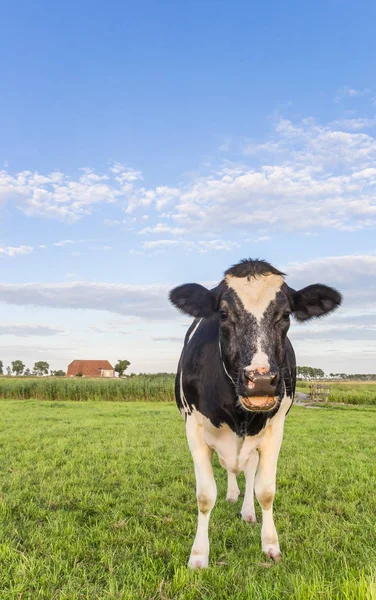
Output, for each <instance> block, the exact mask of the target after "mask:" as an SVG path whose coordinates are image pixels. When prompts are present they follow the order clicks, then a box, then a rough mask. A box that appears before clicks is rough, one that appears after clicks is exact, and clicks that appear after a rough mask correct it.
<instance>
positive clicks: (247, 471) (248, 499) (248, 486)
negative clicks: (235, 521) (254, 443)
mask: <svg viewBox="0 0 376 600" xmlns="http://www.w3.org/2000/svg"><path fill="white" fill-rule="evenodd" d="M258 461H259V455H258V452H257V450H253V452H252V454H251V456H250V457H249V459H248V460H247V463H246V465H245V468H244V476H245V496H244V502H243V506H242V510H241V513H240V514H241V516H242V518H243V519H244V521H247V522H248V523H256V521H257V519H256V511H255V500H254V484H255V475H256V469H257V465H258Z"/></svg>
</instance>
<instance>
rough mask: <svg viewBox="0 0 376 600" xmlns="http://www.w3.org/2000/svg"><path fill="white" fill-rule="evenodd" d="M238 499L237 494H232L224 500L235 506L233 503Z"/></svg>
mask: <svg viewBox="0 0 376 600" xmlns="http://www.w3.org/2000/svg"><path fill="white" fill-rule="evenodd" d="M238 498H239V494H232V495H231V496H227V497H226V500H227V502H230V504H235V502H237V501H238Z"/></svg>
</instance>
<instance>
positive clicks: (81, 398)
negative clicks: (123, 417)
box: [0, 373, 175, 402]
mask: <svg viewBox="0 0 376 600" xmlns="http://www.w3.org/2000/svg"><path fill="white" fill-rule="evenodd" d="M174 379H175V378H174V375H172V374H169V373H159V374H156V375H136V376H131V377H126V378H125V379H106V378H103V379H100V378H98V379H86V378H84V377H74V378H69V377H68V378H65V377H32V378H27V377H1V378H0V398H14V399H17V400H25V399H32V398H35V399H38V400H58V401H62V402H65V401H66V400H74V401H76V402H77V401H78V402H85V401H87V400H105V401H107V400H110V401H121V402H130V401H132V402H133V401H140V400H141V401H143V400H147V401H148V402H172V401H173V400H174Z"/></svg>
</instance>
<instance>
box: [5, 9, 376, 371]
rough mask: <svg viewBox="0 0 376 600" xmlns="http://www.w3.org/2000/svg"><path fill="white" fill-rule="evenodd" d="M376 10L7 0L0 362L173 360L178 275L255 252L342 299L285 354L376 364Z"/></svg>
mask: <svg viewBox="0 0 376 600" xmlns="http://www.w3.org/2000/svg"><path fill="white" fill-rule="evenodd" d="M375 20H376V6H375V5H374V3H372V2H362V3H361V4H358V5H355V4H354V3H350V2H345V3H343V2H342V3H339V2H316V3H315V4H312V3H311V4H307V3H306V4H305V5H302V4H301V3H298V2H286V3H280V2H266V3H263V4H260V3H258V4H256V3H250V2H240V1H233V2H231V3H230V2H224V1H220V0H217V1H215V2H214V1H213V2H212V1H207V0H200V1H190V2H185V1H182V2H179V3H177V2H151V1H149V0H145V1H144V2H138V3H136V2H121V3H120V2H111V1H110V2H106V3H95V5H93V4H92V3H89V2H79V3H73V2H65V3H64V4H60V5H55V6H54V7H53V9H52V7H51V4H49V3H46V2H37V3H33V4H32V5H31V4H30V3H27V2H22V1H21V2H18V3H17V4H15V5H14V6H7V7H6V8H4V7H3V9H2V19H1V24H0V52H1V57H2V60H1V66H0V74H1V94H0V211H1V217H0V266H1V277H0V304H1V309H2V325H0V359H1V360H3V362H4V363H5V364H6V365H7V364H9V363H10V361H11V360H15V359H18V358H21V359H22V360H24V362H25V363H26V364H27V366H29V367H32V366H33V364H34V362H35V361H36V360H42V359H43V360H47V361H48V362H49V363H50V364H51V366H52V367H53V368H66V366H67V364H68V362H70V360H72V359H74V358H107V359H109V360H110V361H116V360H117V359H118V358H123V357H124V358H127V359H128V360H130V361H131V363H132V368H133V370H134V371H161V370H163V371H172V370H174V368H175V366H176V361H177V358H178V355H179V352H180V346H181V341H182V337H183V335H184V326H185V325H186V324H187V323H188V321H187V319H184V318H183V317H181V316H180V315H179V314H178V313H177V312H175V311H174V310H173V309H172V308H171V307H169V305H168V302H167V293H168V290H169V288H170V287H172V286H174V285H176V284H179V283H183V282H186V281H200V282H207V283H208V284H210V283H214V282H216V281H218V280H219V279H220V278H221V275H222V273H223V271H224V270H225V269H226V268H227V267H228V266H229V265H231V264H233V263H234V262H237V261H238V260H239V259H241V258H244V257H248V256H250V257H263V258H266V259H267V260H269V261H270V262H272V263H273V264H274V265H275V266H276V267H278V268H281V269H283V270H285V271H286V272H287V274H288V276H289V277H288V282H289V283H291V285H293V286H295V287H298V286H302V287H303V286H304V285H307V284H309V283H314V282H316V281H321V282H323V283H328V284H331V285H334V286H336V287H338V288H339V289H341V290H342V291H343V293H344V297H345V302H344V306H343V308H342V309H341V310H340V311H338V313H337V314H336V315H333V316H332V317H330V318H328V319H326V320H325V321H321V322H320V323H318V324H317V326H316V324H314V323H312V324H307V325H305V326H294V327H293V328H292V332H291V338H292V339H293V341H294V344H295V347H296V350H297V355H298V362H299V363H300V364H303V363H305V364H311V365H312V366H318V367H322V368H324V369H325V370H327V371H330V370H332V371H333V370H334V371H348V372H354V371H357V372H370V371H372V372H375V364H376V344H375V342H376V308H375V303H374V298H375V292H376V289H375V288H376V252H375V250H376V247H375V241H374V240H375V222H376V191H375V187H376V186H375V181H376V137H375V136H376V82H375V73H376V64H375V62H376V59H375V57H376V52H375V50H376V41H375V36H374V22H375Z"/></svg>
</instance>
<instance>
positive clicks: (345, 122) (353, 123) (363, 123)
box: [331, 118, 376, 131]
mask: <svg viewBox="0 0 376 600" xmlns="http://www.w3.org/2000/svg"><path fill="white" fill-rule="evenodd" d="M375 125H376V119H367V118H357V119H338V120H337V121H333V123H331V126H333V127H341V128H343V129H350V130H351V131H357V130H359V129H368V128H370V127H374V126H375Z"/></svg>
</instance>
